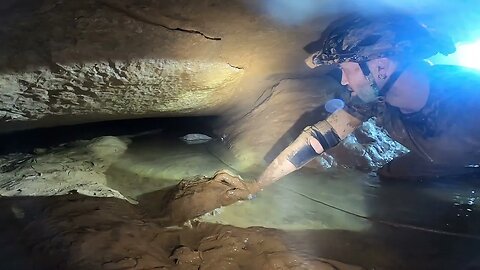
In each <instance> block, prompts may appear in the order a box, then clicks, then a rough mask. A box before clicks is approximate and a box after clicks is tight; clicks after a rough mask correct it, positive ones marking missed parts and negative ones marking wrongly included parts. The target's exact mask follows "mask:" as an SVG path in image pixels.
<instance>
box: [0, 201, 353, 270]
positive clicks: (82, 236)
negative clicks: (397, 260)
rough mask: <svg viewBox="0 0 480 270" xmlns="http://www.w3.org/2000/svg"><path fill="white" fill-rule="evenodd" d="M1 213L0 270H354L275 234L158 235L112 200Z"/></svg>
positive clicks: (180, 230)
mask: <svg viewBox="0 0 480 270" xmlns="http://www.w3.org/2000/svg"><path fill="white" fill-rule="evenodd" d="M0 209H1V211H0V213H1V214H0V215H1V217H2V218H1V220H2V223H1V224H0V226H1V230H0V231H1V234H2V237H1V238H2V242H4V243H3V245H2V247H3V248H2V249H3V251H2V252H0V253H1V254H3V255H5V254H7V257H6V258H2V259H3V260H2V268H3V267H5V269H33V268H34V269H329V270H330V269H361V268H359V267H353V266H349V265H346V264H342V263H339V262H336V261H333V260H326V259H320V258H315V257H312V256H307V255H302V254H300V253H297V252H295V251H293V250H290V249H289V248H287V246H286V245H285V243H284V241H283V237H282V234H281V232H280V231H277V230H271V229H267V228H260V227H256V228H254V227H252V228H248V229H241V228H236V227H233V226H226V225H218V224H209V223H194V224H190V225H191V226H184V227H177V226H174V227H164V226H162V225H160V224H159V223H158V221H157V220H156V219H152V218H149V217H148V215H147V214H146V213H145V211H144V209H142V208H141V206H138V205H131V204H129V203H128V202H126V201H124V200H120V199H117V198H94V197H87V196H84V195H81V194H77V193H75V192H72V193H71V194H67V195H62V196H55V197H11V198H6V197H2V198H0ZM7 243H8V244H7Z"/></svg>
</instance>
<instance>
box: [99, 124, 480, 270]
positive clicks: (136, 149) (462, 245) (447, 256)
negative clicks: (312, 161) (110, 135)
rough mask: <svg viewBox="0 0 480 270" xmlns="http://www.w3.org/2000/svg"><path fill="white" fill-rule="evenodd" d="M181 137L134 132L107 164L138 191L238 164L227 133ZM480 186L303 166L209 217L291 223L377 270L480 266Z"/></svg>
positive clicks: (295, 240) (298, 241) (304, 240)
mask: <svg viewBox="0 0 480 270" xmlns="http://www.w3.org/2000/svg"><path fill="white" fill-rule="evenodd" d="M177 136H178V135H176V136H171V135H167V134H163V133H158V134H150V135H146V136H139V137H135V138H134V139H133V141H132V143H131V144H130V145H129V149H128V150H127V151H126V153H125V154H124V155H123V156H122V157H121V158H120V159H119V160H118V161H117V162H116V163H115V164H113V165H112V166H111V168H110V169H109V171H108V172H107V174H108V185H109V186H110V187H112V188H115V189H117V190H119V191H120V192H122V194H124V195H126V196H129V197H131V198H133V199H135V198H136V197H137V196H139V195H142V194H145V193H148V192H152V191H155V190H158V189H161V188H163V187H165V186H169V185H173V184H175V183H177V182H178V181H179V180H181V179H182V178H185V177H191V176H193V175H206V176H211V175H213V173H214V172H215V171H217V170H221V169H230V170H233V169H232V168H230V167H229V165H227V164H226V163H228V162H225V160H228V158H224V159H223V160H220V159H219V158H218V157H219V156H221V155H223V154H224V153H225V152H222V151H218V149H220V148H221V147H223V146H222V145H221V144H220V143H219V142H218V141H215V140H214V141H211V142H209V143H205V144H194V145H189V144H186V143H184V142H182V141H181V140H179V139H178V138H177ZM239 173H240V174H241V175H244V174H245V175H249V172H239ZM479 194H480V179H461V178H460V179H447V180H442V181H437V182H423V183H406V182H396V183H380V182H379V181H378V179H377V178H376V177H374V176H370V175H368V174H365V173H361V172H358V171H355V170H348V169H338V170H332V171H329V172H323V173H319V172H316V171H313V170H301V171H299V172H297V173H294V174H292V175H290V176H288V177H286V178H285V179H283V180H281V181H279V182H278V183H276V184H274V185H273V186H272V187H269V188H267V189H265V190H264V191H262V192H261V193H259V194H258V195H257V196H256V198H255V199H253V200H251V201H247V202H240V203H237V204H234V205H231V206H228V207H224V208H222V209H220V210H219V211H218V212H217V213H216V214H215V215H211V216H206V217H204V218H203V220H204V221H210V222H219V223H224V224H231V225H235V226H239V227H249V226H263V227H268V228H276V229H282V230H284V231H285V232H286V233H285V239H286V240H287V241H288V242H289V243H291V247H292V248H293V249H295V250H297V251H298V252H299V253H308V254H314V255H317V256H321V257H328V258H332V259H337V260H340V261H343V262H347V263H352V264H358V265H362V266H364V267H367V268H368V269H480V252H478V251H477V250H480V215H479V213H480V209H479ZM477 267H478V268H477Z"/></svg>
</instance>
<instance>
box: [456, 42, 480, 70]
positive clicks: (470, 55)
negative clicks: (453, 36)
mask: <svg viewBox="0 0 480 270" xmlns="http://www.w3.org/2000/svg"><path fill="white" fill-rule="evenodd" d="M455 57H456V58H457V61H458V65H461V66H464V67H469V68H474V69H478V70H480V39H479V40H476V41H475V42H472V43H463V44H462V43H459V44H457V51H456V52H455Z"/></svg>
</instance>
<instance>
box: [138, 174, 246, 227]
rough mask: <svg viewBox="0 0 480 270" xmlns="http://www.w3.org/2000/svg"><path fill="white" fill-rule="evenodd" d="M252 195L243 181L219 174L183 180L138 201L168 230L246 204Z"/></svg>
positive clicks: (229, 175)
mask: <svg viewBox="0 0 480 270" xmlns="http://www.w3.org/2000/svg"><path fill="white" fill-rule="evenodd" d="M251 193H252V192H251V190H250V189H249V187H248V186H247V182H245V181H243V180H242V179H241V178H240V177H238V176H234V175H232V174H230V173H228V172H226V171H219V172H217V173H216V174H215V175H214V176H213V177H205V176H197V177H194V178H190V179H183V180H182V181H180V182H179V183H178V184H177V185H174V186H171V187H167V188H165V189H162V190H159V191H154V192H151V193H148V194H144V195H142V196H140V197H139V198H138V200H139V202H140V205H141V206H142V207H143V208H144V209H145V210H146V212H147V213H148V214H149V215H150V216H151V217H155V218H157V219H158V221H159V222H161V223H162V224H164V225H166V226H168V225H181V224H183V223H184V222H186V221H188V220H191V219H193V218H196V217H199V216H201V215H203V214H206V213H209V212H212V211H214V210H215V209H217V208H219V207H222V206H227V205H230V204H232V203H235V202H238V201H240V200H247V199H248V197H249V195H250V194H251Z"/></svg>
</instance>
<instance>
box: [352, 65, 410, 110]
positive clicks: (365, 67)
mask: <svg viewBox="0 0 480 270" xmlns="http://www.w3.org/2000/svg"><path fill="white" fill-rule="evenodd" d="M358 65H360V69H361V70H362V73H363V75H364V76H365V78H366V79H367V81H368V82H369V83H370V86H371V87H372V89H373V91H374V92H375V94H376V95H377V97H378V99H379V100H380V101H381V100H384V99H385V95H386V94H387V93H388V91H390V89H391V88H392V86H393V84H394V83H395V82H396V81H397V79H398V78H399V77H400V75H401V74H402V73H403V71H404V70H405V65H403V66H399V67H398V68H397V70H395V72H393V73H392V75H390V77H389V78H388V80H387V82H386V83H385V85H383V87H382V89H380V88H379V87H378V84H377V83H376V82H375V78H373V75H372V72H371V71H370V68H369V67H368V65H367V62H359V63H358Z"/></svg>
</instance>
